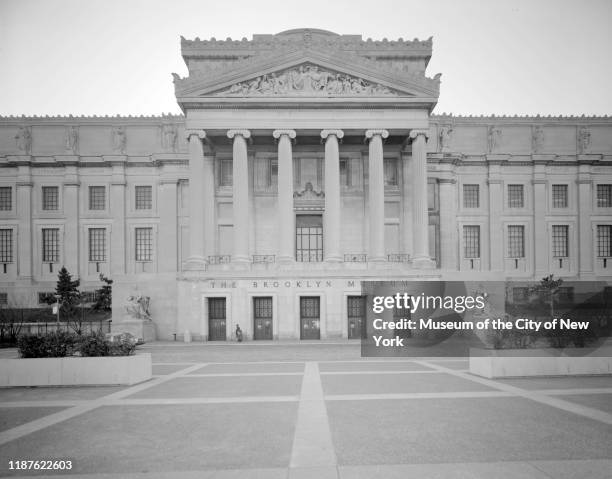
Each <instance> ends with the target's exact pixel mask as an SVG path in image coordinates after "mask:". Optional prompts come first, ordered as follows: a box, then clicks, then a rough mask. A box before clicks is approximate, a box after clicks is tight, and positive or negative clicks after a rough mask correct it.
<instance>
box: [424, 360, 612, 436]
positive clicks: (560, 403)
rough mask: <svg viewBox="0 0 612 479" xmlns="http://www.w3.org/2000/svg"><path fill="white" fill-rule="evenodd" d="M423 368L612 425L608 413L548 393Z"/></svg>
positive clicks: (457, 373)
mask: <svg viewBox="0 0 612 479" xmlns="http://www.w3.org/2000/svg"><path fill="white" fill-rule="evenodd" d="M421 364H423V366H431V367H433V368H435V369H439V370H442V371H446V372H447V373H448V374H451V375H453V376H456V377H459V378H462V379H467V380H469V381H473V382H476V383H479V384H482V385H484V386H488V387H491V388H494V389H497V390H499V391H506V392H508V393H512V394H514V395H515V396H519V397H522V398H525V399H530V400H532V401H535V402H538V403H540V404H544V405H546V406H550V407H553V408H557V409H561V410H562V411H566V412H570V413H574V414H577V415H579V416H583V417H588V418H589V419H593V420H595V421H598V422H602V423H604V424H609V425H612V414H609V413H606V412H604V411H601V410H598V409H594V408H590V407H587V406H582V405H580V404H577V403H573V402H570V401H565V400H563V399H558V398H555V397H550V396H549V395H547V394H546V393H539V392H535V391H529V390H527V389H522V388H519V387H516V386H510V385H508V384H504V383H500V382H497V381H495V380H492V379H486V378H481V377H479V376H474V375H472V374H469V373H462V372H459V371H457V370H453V369H449V368H445V367H444V366H439V365H436V364H431V363H428V362H427V361H421Z"/></svg>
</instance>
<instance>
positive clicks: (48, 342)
mask: <svg viewBox="0 0 612 479" xmlns="http://www.w3.org/2000/svg"><path fill="white" fill-rule="evenodd" d="M75 343H76V335H75V334H73V333H66V332H63V331H56V332H54V333H49V334H46V335H44V336H21V337H19V339H18V340H17V348H18V350H19V355H20V356H21V357H22V358H64V357H66V356H70V355H71V354H72V353H73V350H74V345H75Z"/></svg>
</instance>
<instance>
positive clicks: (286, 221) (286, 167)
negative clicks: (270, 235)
mask: <svg viewBox="0 0 612 479" xmlns="http://www.w3.org/2000/svg"><path fill="white" fill-rule="evenodd" d="M272 136H274V138H276V139H278V261H279V263H291V262H292V261H294V260H295V238H294V234H295V214H294V211H293V153H292V151H291V140H292V139H293V138H295V130H274V131H273V132H272Z"/></svg>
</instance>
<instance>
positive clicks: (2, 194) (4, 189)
mask: <svg viewBox="0 0 612 479" xmlns="http://www.w3.org/2000/svg"><path fill="white" fill-rule="evenodd" d="M12 209H13V188H11V187H10V186H0V210H2V211H10V210H12Z"/></svg>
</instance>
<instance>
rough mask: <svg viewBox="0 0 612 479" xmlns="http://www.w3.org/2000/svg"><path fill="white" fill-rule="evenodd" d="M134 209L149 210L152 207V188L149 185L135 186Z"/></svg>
mask: <svg viewBox="0 0 612 479" xmlns="http://www.w3.org/2000/svg"><path fill="white" fill-rule="evenodd" d="M135 191H136V201H135V204H136V209H137V210H150V209H151V208H152V207H153V188H152V187H151V186H137V187H136V190H135Z"/></svg>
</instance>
